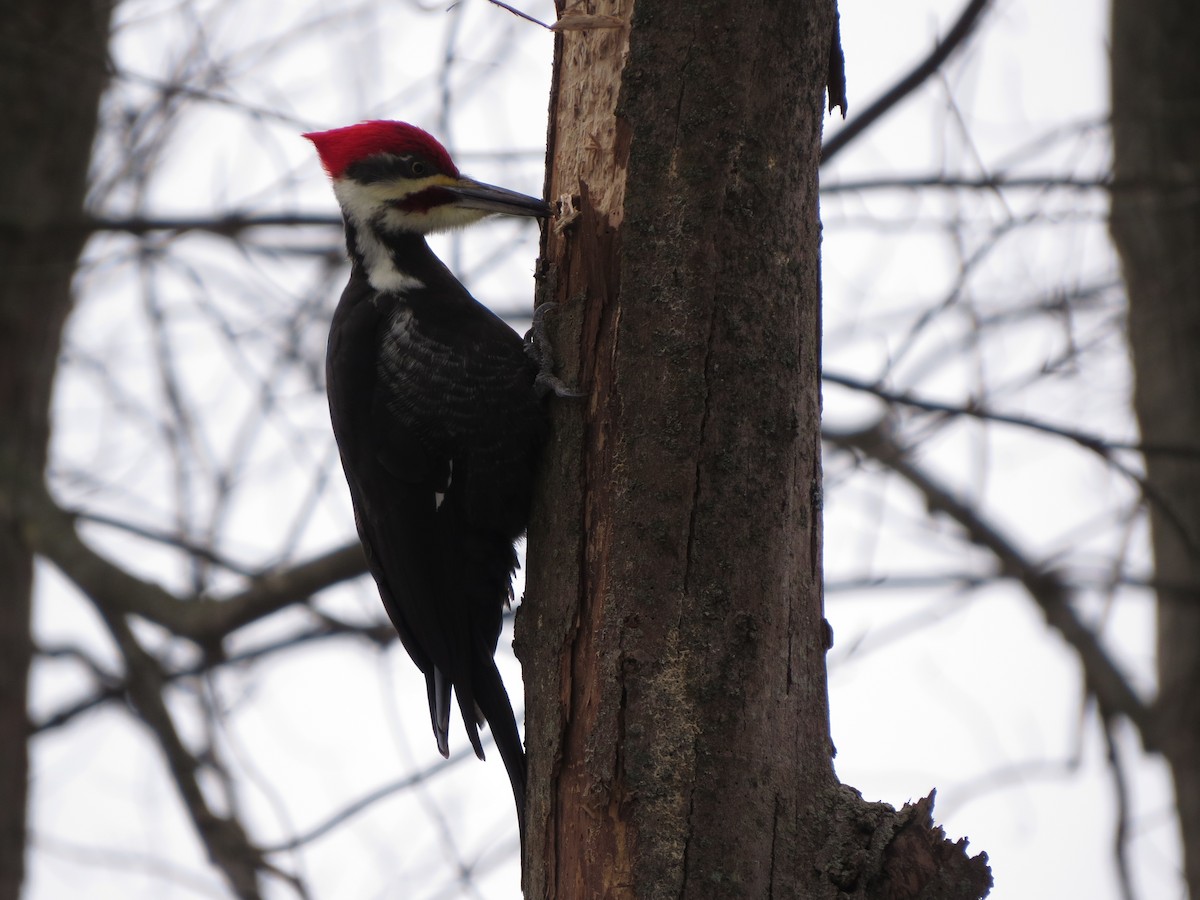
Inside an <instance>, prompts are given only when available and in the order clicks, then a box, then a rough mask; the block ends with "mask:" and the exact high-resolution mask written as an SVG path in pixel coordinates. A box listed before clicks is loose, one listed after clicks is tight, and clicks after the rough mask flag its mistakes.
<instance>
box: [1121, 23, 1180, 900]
mask: <svg viewBox="0 0 1200 900" xmlns="http://www.w3.org/2000/svg"><path fill="white" fill-rule="evenodd" d="M1112 42H1113V47H1112V98H1113V143H1114V151H1115V160H1114V162H1115V180H1116V182H1117V183H1118V187H1117V189H1116V190H1115V192H1114V195H1113V205H1112V233H1113V237H1114V239H1115V241H1116V244H1117V249H1118V251H1119V253H1120V256H1121V262H1122V266H1123V269H1124V275H1125V283H1126V286H1127V288H1128V293H1129V340H1130V346H1131V348H1132V351H1133V364H1134V371H1135V377H1136V389H1135V392H1134V405H1135V408H1136V411H1137V416H1138V421H1139V423H1140V425H1141V431H1142V439H1143V441H1144V442H1145V444H1146V445H1147V447H1148V450H1147V453H1146V474H1147V480H1148V484H1149V487H1150V493H1151V498H1150V503H1149V508H1150V524H1151V531H1152V535H1153V547H1154V560H1155V578H1156V582H1157V584H1158V675H1159V688H1160V695H1159V696H1160V699H1159V722H1160V723H1161V734H1160V741H1161V748H1160V749H1162V750H1163V752H1164V753H1165V754H1166V757H1167V760H1168V761H1169V763H1170V765H1171V770H1172V773H1173V774H1174V778H1175V791H1176V796H1177V798H1178V806H1179V817H1180V822H1181V824H1182V828H1183V848H1184V856H1185V868H1186V877H1187V882H1188V885H1189V888H1190V891H1191V895H1192V896H1193V897H1200V689H1198V687H1200V51H1198V49H1197V48H1200V4H1197V3H1196V2H1195V0H1114V2H1113V27H1112ZM1122 183H1123V184H1124V185H1125V187H1122V186H1121V185H1122ZM1181 448H1184V450H1183V452H1179V451H1180V449H1181Z"/></svg>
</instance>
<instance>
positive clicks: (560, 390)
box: [525, 303, 587, 399]
mask: <svg viewBox="0 0 1200 900" xmlns="http://www.w3.org/2000/svg"><path fill="white" fill-rule="evenodd" d="M557 306H558V304H557V303H543V304H542V305H541V306H539V307H538V308H537V309H535V310H534V311H533V327H531V328H530V329H529V331H528V332H527V333H526V334H525V353H526V354H527V355H528V356H529V358H530V359H531V360H533V362H534V363H535V364H536V365H537V367H538V373H537V377H536V378H535V379H534V380H533V390H534V393H536V394H537V396H538V398H539V399H541V398H543V397H546V396H547V395H549V394H554V396H555V397H567V398H579V397H586V396H587V394H585V393H584V392H583V391H579V390H576V389H575V388H572V387H571V386H569V385H568V384H567V383H566V382H565V381H563V380H562V379H561V378H559V377H558V376H557V375H555V374H554V369H555V360H554V346H553V345H552V344H551V343H550V336H549V335H548V334H547V333H546V313H548V312H551V311H552V310H553V309H554V308H555V307H557Z"/></svg>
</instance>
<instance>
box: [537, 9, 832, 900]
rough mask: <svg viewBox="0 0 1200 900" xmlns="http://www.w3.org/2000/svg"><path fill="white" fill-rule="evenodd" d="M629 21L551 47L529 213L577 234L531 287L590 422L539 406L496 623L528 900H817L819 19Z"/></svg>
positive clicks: (823, 67)
mask: <svg viewBox="0 0 1200 900" xmlns="http://www.w3.org/2000/svg"><path fill="white" fill-rule="evenodd" d="M631 6H632V4H631V3H629V2H627V0H609V2H600V3H595V4H592V5H591V7H592V8H591V9H589V12H590V13H592V14H594V15H596V16H611V17H613V18H612V20H604V19H599V18H593V19H591V20H589V23H588V27H586V28H584V29H582V30H569V29H568V30H565V31H564V33H563V34H561V36H560V38H559V41H560V45H559V48H558V55H559V60H558V65H559V73H558V74H559V77H558V79H557V80H556V84H557V90H556V94H555V97H554V99H553V101H552V111H551V116H552V124H551V142H550V143H551V152H552V155H553V163H552V167H551V171H550V173H549V175H548V178H549V185H548V196H550V197H551V198H552V199H553V198H559V197H563V198H566V199H565V204H564V205H567V206H570V207H572V208H573V209H574V210H575V212H574V213H568V215H566V216H564V217H561V218H560V219H559V220H558V221H557V222H556V223H554V224H553V225H552V226H551V228H550V230H549V232H548V239H547V247H546V253H545V256H546V259H547V262H548V265H547V268H546V271H545V272H544V273H543V275H544V287H545V289H546V290H545V292H546V294H547V295H548V296H552V297H553V298H554V299H556V300H557V301H558V303H559V307H558V310H557V311H556V312H555V314H554V316H555V317H556V318H555V322H554V325H555V330H556V331H557V333H558V336H559V343H560V346H561V345H563V344H564V342H566V341H567V340H568V338H567V336H568V335H570V336H572V339H573V338H574V336H576V335H578V336H580V338H579V341H580V342H579V346H578V353H576V352H574V351H573V349H572V352H568V353H565V354H564V356H566V357H568V360H567V362H568V367H567V369H566V371H565V374H566V376H567V378H568V379H569V380H570V379H574V380H575V381H576V383H578V384H579V385H580V386H581V387H582V388H584V389H585V390H586V391H587V394H588V398H587V399H586V400H582V401H575V402H574V403H572V402H571V401H566V402H561V401H560V402H559V404H558V405H557V408H556V428H557V435H556V437H557V440H556V441H555V446H554V450H553V451H552V454H551V458H550V460H549V463H548V465H547V469H548V474H547V477H546V479H545V480H546V484H545V485H544V487H545V497H546V498H551V497H552V498H554V501H555V502H554V503H550V502H548V501H547V502H543V503H541V505H540V509H539V512H538V513H537V515H535V523H536V524H535V526H534V528H533V530H532V532H531V535H530V553H531V559H530V572H531V581H530V585H529V596H528V603H527V605H526V606H525V607H524V608H523V609H522V612H521V614H520V617H519V622H518V642H517V649H518V653H519V654H520V656H521V658H522V661H523V663H524V664H525V666H526V678H527V689H528V691H529V698H528V705H527V710H528V713H527V736H528V744H529V749H530V763H531V784H532V785H533V786H534V788H533V790H532V792H531V797H530V801H529V803H530V809H529V812H530V817H529V822H530V834H529V849H528V855H527V857H526V895H527V896H528V897H531V898H533V897H546V898H550V897H559V898H561V897H634V896H636V897H667V896H669V897H673V898H674V897H704V898H719V897H766V896H769V895H772V893H773V894H774V895H775V896H798V895H799V896H813V897H816V896H822V895H823V894H822V892H821V891H820V890H818V889H816V887H815V883H816V882H821V881H823V876H822V874H821V873H820V866H819V864H818V860H817V859H816V852H815V850H814V848H819V847H820V846H821V844H822V835H821V834H819V829H820V827H821V823H822V822H825V821H827V817H826V816H825V815H824V813H823V811H822V810H821V809H820V808H821V807H822V806H825V805H828V804H829V803H830V802H831V798H832V797H833V796H835V793H834V791H833V788H834V785H835V783H836V781H835V778H834V776H833V771H832V765H831V755H832V748H831V745H830V739H829V724H828V711H827V705H826V680H825V666H824V654H825V650H826V629H825V627H824V623H823V618H822V596H821V538H820V517H819V505H820V484H821V474H820V437H819V420H820V392H819V372H820V315H819V308H820V305H819V263H818V249H819V243H820V226H819V223H818V217H817V180H816V165H817V156H818V153H819V141H820V134H821V124H822V114H823V104H822V100H823V88H824V78H825V75H826V71H827V64H828V57H829V47H830V40H831V32H832V26H833V18H834V8H833V3H832V2H828V0H817V2H805V3H789V4H773V3H763V2H752V3H750V4H747V3H745V2H715V3H714V2H705V3H696V2H660V3H650V2H642V3H639V5H638V6H637V7H636V8H634V9H631ZM568 15H569V14H568ZM570 21H571V20H570V19H568V20H567V22H568V23H570ZM579 24H581V25H582V24H583V23H582V22H581V23H579ZM613 24H616V25H617V26H618V27H598V26H609V25H613ZM768 84H769V85H770V90H763V89H762V87H763V85H768ZM576 359H578V369H577V370H576V369H575V368H574V367H573V365H571V364H572V363H574V362H575V361H576ZM552 711H553V712H552ZM802 832H807V833H803V834H802ZM826 884H827V883H826ZM810 887H813V890H812V891H811V892H810V890H809V888H810Z"/></svg>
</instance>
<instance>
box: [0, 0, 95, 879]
mask: <svg viewBox="0 0 1200 900" xmlns="http://www.w3.org/2000/svg"><path fill="white" fill-rule="evenodd" d="M110 15H111V4H110V3H107V2H103V0H100V2H97V0H62V2H56V3H43V2H40V0H25V2H23V3H19V4H9V5H8V8H7V9H6V10H5V13H4V15H3V16H0V60H2V62H0V109H3V110H4V127H3V129H0V361H2V362H0V900H16V898H17V897H18V896H19V894H20V891H21V883H22V880H23V878H24V852H25V806H26V783H27V778H28V748H27V741H26V738H27V731H28V727H27V721H28V719H27V715H26V693H27V688H28V679H29V665H30V660H31V655H32V641H31V639H30V633H29V627H30V595H31V590H32V582H33V556H32V553H31V552H30V551H29V549H28V547H27V546H26V544H25V541H24V540H23V536H22V533H21V528H20V526H19V521H20V507H21V504H22V497H23V495H24V493H25V491H26V489H27V488H28V487H29V486H30V485H31V484H36V483H38V482H39V481H40V480H41V478H42V473H43V469H44V468H45V465H46V452H47V445H48V442H49V436H50V395H51V385H52V382H53V378H54V369H55V365H56V363H57V357H58V348H59V343H60V340H61V337H62V328H63V323H64V322H65V320H66V317H67V312H68V310H69V309H70V305H71V278H72V276H73V274H74V271H75V266H76V262H77V260H78V257H79V253H80V250H81V249H82V247H83V242H84V238H85V233H84V231H83V229H81V228H80V227H79V222H80V219H81V217H82V207H83V198H84V193H85V191H86V186H87V171H88V159H89V157H90V155H91V147H92V140H93V137H94V136H95V131H96V118H97V107H98V102H99V98H100V93H101V90H102V89H103V87H104V82H105V77H106V71H107V67H106V61H107V57H106V52H107V47H108V30H109V17H110Z"/></svg>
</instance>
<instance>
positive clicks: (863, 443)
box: [824, 424, 1159, 750]
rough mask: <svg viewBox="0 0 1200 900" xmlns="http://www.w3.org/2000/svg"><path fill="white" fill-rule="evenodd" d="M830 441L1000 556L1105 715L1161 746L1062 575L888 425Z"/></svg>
mask: <svg viewBox="0 0 1200 900" xmlns="http://www.w3.org/2000/svg"><path fill="white" fill-rule="evenodd" d="M824 437H825V439H826V440H828V441H830V442H831V443H833V444H834V445H835V446H837V447H840V448H841V449H843V450H848V451H850V452H853V453H860V454H862V455H864V456H867V457H870V458H871V459H874V460H875V461H876V462H878V463H880V464H881V465H883V466H885V467H886V468H887V469H889V470H891V471H893V472H895V473H896V474H897V475H899V476H901V477H902V478H904V480H905V481H907V482H908V483H909V484H911V485H912V486H913V487H914V488H915V489H916V490H917V491H918V493H920V494H921V496H922V497H924V499H925V503H926V505H927V506H928V507H929V509H930V511H931V512H940V513H944V514H946V515H948V516H949V517H950V518H951V519H953V520H954V521H955V522H957V523H958V524H959V525H960V526H961V527H962V528H963V530H964V531H966V534H967V537H968V539H969V540H970V541H971V542H972V543H973V544H977V545H979V546H980V547H984V548H986V549H987V550H989V551H991V553H992V554H993V555H994V556H995V557H996V560H997V562H998V563H999V565H1000V570H1001V571H1002V572H1003V573H1004V574H1006V575H1011V576H1013V577H1015V578H1016V579H1017V580H1018V581H1020V582H1021V584H1022V586H1023V587H1024V588H1025V590H1026V591H1027V592H1028V593H1029V595H1030V596H1031V597H1032V598H1033V599H1034V601H1035V602H1036V603H1037V604H1038V606H1040V607H1041V609H1042V612H1043V613H1044V614H1045V616H1046V621H1047V622H1048V623H1049V624H1050V625H1051V626H1052V627H1053V628H1054V629H1055V630H1057V631H1058V632H1059V634H1060V635H1062V637H1063V638H1064V639H1065V640H1066V642H1067V643H1068V644H1070V645H1071V647H1072V649H1074V650H1075V653H1076V655H1077V657H1078V659H1079V662H1080V664H1081V665H1082V666H1083V674H1084V680H1085V681H1086V682H1087V686H1088V689H1089V690H1090V691H1091V692H1092V693H1094V694H1095V696H1096V699H1097V700H1098V701H1099V702H1100V706H1101V710H1102V711H1103V713H1104V714H1106V715H1111V714H1120V715H1123V716H1125V717H1126V718H1127V719H1129V721H1130V722H1132V723H1133V725H1134V727H1135V728H1137V730H1138V733H1139V735H1140V736H1141V739H1142V744H1143V746H1145V747H1146V748H1147V749H1150V750H1153V749H1156V748H1157V747H1158V745H1159V724H1158V720H1157V718H1156V717H1155V715H1154V711H1153V709H1152V708H1151V707H1150V706H1149V705H1147V704H1146V703H1145V702H1143V701H1142V699H1141V698H1140V697H1139V696H1138V695H1137V692H1136V691H1134V689H1133V686H1132V685H1131V684H1130V683H1129V680H1128V679H1127V678H1126V677H1125V675H1124V673H1122V672H1121V670H1120V669H1119V668H1118V667H1117V664H1116V663H1115V662H1114V661H1113V659H1112V658H1111V657H1110V656H1109V655H1108V653H1107V652H1106V651H1105V649H1104V647H1103V646H1102V645H1101V644H1100V641H1099V639H1098V638H1097V637H1096V635H1095V634H1094V633H1093V632H1092V631H1091V629H1090V628H1088V627H1087V625H1085V624H1084V623H1083V621H1082V620H1081V619H1080V618H1079V616H1078V615H1077V614H1076V613H1075V610H1074V609H1073V608H1072V606H1071V602H1070V594H1071V591H1070V588H1069V587H1068V585H1067V584H1066V583H1065V581H1064V580H1063V578H1062V576H1061V575H1059V573H1057V572H1055V571H1052V570H1047V569H1045V568H1043V567H1042V566H1041V565H1040V564H1038V563H1036V562H1035V561H1033V560H1031V559H1029V558H1028V557H1027V556H1025V554H1024V553H1023V552H1022V551H1021V550H1020V549H1018V548H1017V546H1016V544H1015V542H1014V541H1013V540H1012V539H1011V538H1009V537H1008V536H1007V535H1005V534H1004V533H1003V532H1001V531H1000V529H999V528H998V527H996V526H995V525H993V524H992V523H991V522H989V521H988V520H987V518H986V517H985V516H984V515H983V513H981V512H980V511H979V510H978V509H976V508H975V507H973V506H971V505H970V504H968V503H965V502H963V501H962V500H959V499H958V498H957V497H956V496H955V495H954V492H953V491H952V490H951V489H950V488H949V487H947V486H945V485H943V484H941V483H940V482H938V480H937V479H936V478H934V477H933V476H932V475H931V474H929V473H928V472H926V471H925V470H924V469H922V468H920V467H919V466H917V465H916V464H914V463H913V462H912V461H911V460H910V458H909V454H908V453H907V451H906V450H905V449H904V448H903V447H901V446H900V445H899V444H897V443H896V441H895V440H894V439H893V437H892V435H891V434H890V433H889V432H888V429H887V426H886V424H881V425H878V426H876V427H873V428H869V429H866V430H864V431H859V432H841V433H839V432H829V431H826V433H825V435H824Z"/></svg>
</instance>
